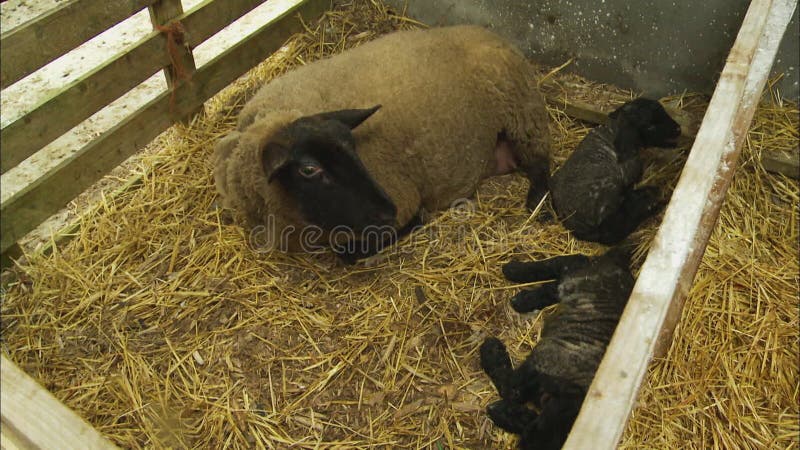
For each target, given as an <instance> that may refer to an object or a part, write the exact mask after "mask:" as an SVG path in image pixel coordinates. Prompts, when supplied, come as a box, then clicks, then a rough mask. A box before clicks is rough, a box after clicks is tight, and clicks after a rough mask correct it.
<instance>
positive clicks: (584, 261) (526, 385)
mask: <svg viewBox="0 0 800 450" xmlns="http://www.w3.org/2000/svg"><path fill="white" fill-rule="evenodd" d="M629 250H630V247H618V248H616V249H612V250H610V251H608V252H607V253H606V254H604V255H603V256H600V257H597V258H588V257H586V256H583V255H569V256H559V257H555V258H551V259H547V260H543V261H536V262H528V263H523V262H511V263H508V264H506V265H505V266H504V267H503V273H504V275H505V276H506V278H508V279H509V280H511V281H515V282H533V281H544V280H553V281H549V282H547V283H545V284H544V285H542V286H540V287H538V288H536V289H532V290H525V291H522V292H520V293H519V294H517V296H516V297H514V299H513V300H512V305H513V307H514V309H516V310H517V311H519V312H527V311H532V310H535V309H540V308H543V307H545V306H548V305H551V304H554V303H556V302H558V303H559V306H558V309H557V310H556V312H555V313H553V315H551V316H550V317H548V318H547V319H546V320H545V323H544V328H543V329H542V337H541V340H540V341H539V342H538V343H537V345H536V347H534V349H533V350H532V351H531V354H530V355H529V356H528V357H527V358H526V359H525V361H524V362H523V363H522V364H521V365H520V366H519V367H517V368H516V369H515V368H513V367H512V365H511V359H510V358H509V355H508V352H507V351H506V348H505V346H504V345H503V343H502V342H501V341H500V340H498V339H497V338H494V337H492V338H488V339H486V341H484V343H483V345H482V346H481V349H480V355H481V366H482V367H483V370H484V371H485V372H486V373H487V375H489V377H490V378H491V380H492V382H493V383H494V385H495V386H496V387H497V390H498V392H499V393H500V397H501V398H502V399H501V400H499V401H497V402H495V403H492V404H491V405H489V406H488V408H487V412H488V414H489V417H490V418H491V419H492V421H493V422H494V423H495V424H496V425H497V426H499V427H501V428H503V429H505V430H506V431H509V432H511V433H515V434H519V435H520V441H519V447H520V448H521V449H540V450H541V449H559V448H561V446H562V444H563V443H564V441H565V440H566V437H567V435H568V434H569V431H570V428H571V427H572V423H573V422H574V421H575V417H576V416H577V415H578V412H579V411H580V407H581V404H582V403H583V398H584V397H585V396H586V391H587V389H588V388H589V385H590V384H591V382H592V379H593V378H594V374H595V372H596V371H597V367H598V365H599V364H600V360H601V359H602V358H603V354H604V353H605V350H606V346H607V345H608V342H609V341H610V340H611V336H612V334H613V333H614V329H615V328H616V326H617V322H619V318H620V316H621V315H622V311H623V310H624V309H625V304H626V303H627V301H628V297H629V296H630V293H631V290H632V289H633V284H634V279H633V276H632V275H631V272H630V269H629V268H628V265H629V260H630V255H629V253H628V251H629ZM528 403H532V404H533V406H535V407H536V408H537V409H538V410H539V411H540V412H539V413H537V412H536V411H534V410H533V409H531V408H530V407H529V406H528V405H527V404H528Z"/></svg>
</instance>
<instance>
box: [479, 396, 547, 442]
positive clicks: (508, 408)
mask: <svg viewBox="0 0 800 450" xmlns="http://www.w3.org/2000/svg"><path fill="white" fill-rule="evenodd" d="M486 414H487V415H488V416H489V418H490V419H492V422H494V424H495V425H497V426H498V427H500V428H502V429H503V430H505V431H508V432H509V433H514V434H522V433H524V432H525V431H526V430H527V429H528V428H531V427H533V426H535V425H534V423H535V421H536V417H537V414H536V412H535V411H533V410H532V409H530V408H528V407H527V406H525V405H524V404H521V403H512V402H509V401H506V400H498V401H496V402H494V403H491V404H489V406H487V407H486Z"/></svg>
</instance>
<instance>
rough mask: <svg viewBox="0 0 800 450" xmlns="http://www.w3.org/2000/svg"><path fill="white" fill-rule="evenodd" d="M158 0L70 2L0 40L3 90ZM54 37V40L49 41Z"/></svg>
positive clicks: (15, 29)
mask: <svg viewBox="0 0 800 450" xmlns="http://www.w3.org/2000/svg"><path fill="white" fill-rule="evenodd" d="M156 1H157V0H71V1H67V2H65V3H64V4H63V5H60V6H58V7H56V8H55V9H53V10H52V11H50V12H48V13H46V14H43V15H42V16H40V17H36V18H34V19H33V20H31V21H29V22H27V23H25V24H23V25H22V26H20V27H17V28H14V29H12V30H11V31H9V32H8V33H3V35H2V36H1V37H0V52H2V53H3V54H5V55H14V56H13V57H6V58H3V59H2V60H0V88H2V89H5V88H6V87H7V86H10V85H11V84H13V83H15V82H17V81H19V80H21V79H22V78H24V77H26V76H28V75H30V74H31V73H33V72H34V71H36V70H37V69H39V68H41V67H42V66H44V65H45V64H47V63H49V62H51V61H53V60H54V59H56V58H58V57H59V56H61V55H63V54H64V53H67V52H68V51H70V50H72V49H73V48H75V47H77V46H79V45H81V44H83V43H84V42H86V41H88V40H89V39H91V38H93V37H95V36H97V35H98V34H100V33H102V32H103V31H105V30H107V29H108V28H110V27H112V26H113V25H115V24H117V23H119V22H120V21H122V20H125V19H127V18H128V17H130V16H132V15H134V14H136V13H137V12H139V11H141V10H142V9H144V8H147V7H148V6H150V5H151V4H153V3H155V2H156ZM46 37H52V38H46Z"/></svg>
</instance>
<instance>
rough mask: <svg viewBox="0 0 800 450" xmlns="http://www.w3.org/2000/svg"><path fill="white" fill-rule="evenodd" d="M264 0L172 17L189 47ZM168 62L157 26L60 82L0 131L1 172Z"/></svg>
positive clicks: (224, 0)
mask: <svg viewBox="0 0 800 450" xmlns="http://www.w3.org/2000/svg"><path fill="white" fill-rule="evenodd" d="M264 1H265V0H206V1H204V2H203V3H201V4H199V5H197V6H196V7H194V8H192V9H191V10H190V11H187V12H186V13H184V14H180V15H178V16H177V17H175V20H177V21H180V22H181V24H183V27H184V28H185V29H186V45H187V46H188V47H189V48H190V49H191V48H194V47H196V46H197V45H199V44H200V43H202V42H204V41H205V40H207V39H208V38H210V37H211V36H213V35H214V34H215V33H217V32H219V31H220V30H221V29H223V28H225V27H226V26H227V25H229V24H230V23H232V22H233V21H235V20H236V19H238V18H239V17H241V16H243V15H244V14H246V13H247V12H249V11H251V10H252V9H253V8H255V7H256V6H258V5H260V4H261V3H264ZM149 3H157V2H156V0H153V1H151V2H149ZM154 14H155V13H154ZM156 20H157V19H156ZM73 26H78V25H77V24H73ZM19 50H20V51H26V50H28V49H27V48H20V49H19ZM6 55H16V54H15V53H6ZM8 59H13V57H6V58H3V61H5V60H8ZM169 64H170V58H169V54H168V53H167V51H166V38H165V36H164V34H163V33H161V32H160V31H157V30H156V31H153V32H152V33H150V34H149V35H147V36H146V37H144V38H143V39H142V40H140V41H139V42H138V43H136V44H135V45H134V46H133V47H132V48H130V49H126V50H125V51H123V52H120V53H119V54H117V55H115V56H114V57H112V58H111V59H109V60H108V61H106V62H105V63H104V64H102V65H100V66H98V67H96V68H95V69H93V70H92V71H90V72H89V73H87V74H86V75H84V76H82V77H81V78H79V79H77V80H75V81H73V82H72V83H70V84H69V85H67V86H65V87H63V88H62V89H61V90H60V91H59V92H57V93H55V94H54V95H53V96H52V97H50V98H48V99H47V100H45V101H43V102H42V103H40V104H39V105H37V106H36V107H35V108H34V109H33V110H32V111H31V112H30V113H28V114H26V115H25V116H23V117H21V118H19V119H17V120H16V121H14V122H12V123H10V124H9V125H8V126H6V127H5V128H3V129H2V131H0V145H2V147H3V152H2V153H0V173H5V172H7V171H8V170H10V169H11V168H13V167H14V166H16V165H17V164H19V163H20V162H22V161H24V160H25V159H26V158H28V157H30V156H31V155H33V154H34V153H36V152H37V151H38V150H39V149H41V148H42V147H44V146H45V145H47V144H49V143H50V142H52V141H53V140H54V139H56V138H57V137H59V136H61V135H62V134H64V133H66V132H67V131H69V130H70V129H72V128H73V127H74V126H75V125H78V124H79V123H81V122H83V121H84V120H86V119H87V118H88V117H90V116H91V115H92V114H94V113H96V112H97V111H99V110H100V109H102V108H103V107H105V106H106V105H108V104H109V103H111V102H113V101H114V100H116V99H118V98H119V97H121V96H122V95H124V94H125V93H127V92H128V91H130V90H131V89H133V88H134V87H136V86H138V85H139V84H140V83H142V82H143V81H145V80H147V79H148V78H150V77H151V76H153V74H155V73H156V72H158V71H159V70H161V69H163V68H164V67H166V66H168V65H169Z"/></svg>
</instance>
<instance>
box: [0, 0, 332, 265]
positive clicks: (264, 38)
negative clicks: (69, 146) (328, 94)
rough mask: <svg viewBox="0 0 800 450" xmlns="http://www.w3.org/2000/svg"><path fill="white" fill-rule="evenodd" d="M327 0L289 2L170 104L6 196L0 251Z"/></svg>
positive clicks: (143, 111) (165, 99) (157, 105)
mask: <svg viewBox="0 0 800 450" xmlns="http://www.w3.org/2000/svg"><path fill="white" fill-rule="evenodd" d="M329 5H330V2H329V0H306V1H304V2H301V3H299V4H296V5H295V6H293V7H291V8H290V9H289V10H287V11H286V12H284V13H283V14H281V16H280V17H277V18H276V19H275V20H273V21H270V22H269V23H267V24H265V25H264V26H262V27H261V28H259V29H258V30H257V31H255V32H254V33H252V34H251V35H250V36H248V37H246V38H245V39H243V40H242V41H240V42H239V43H237V44H236V45H234V46H233V47H231V48H230V49H228V50H227V51H225V52H224V53H223V54H221V55H219V56H218V57H216V58H214V59H213V60H211V61H210V62H209V63H208V64H206V65H204V66H203V67H201V68H199V69H198V70H197V72H196V73H195V76H194V78H193V79H192V83H189V84H181V85H180V86H179V87H178V88H177V91H176V101H175V105H174V109H173V108H172V107H171V106H170V93H169V92H165V93H163V94H161V95H160V96H159V97H158V98H156V99H154V100H152V101H151V102H149V103H148V104H146V105H145V106H143V107H141V108H140V109H139V110H137V111H136V112H134V113H133V114H132V115H131V116H129V117H127V118H126V119H125V120H123V121H122V122H120V123H119V124H118V125H116V126H115V127H113V128H112V129H110V130H108V131H107V132H105V133H103V135H101V136H100V137H99V138H97V139H96V140H94V141H93V142H91V143H90V144H88V145H87V146H85V147H83V148H82V149H80V150H79V151H78V152H76V153H75V154H74V155H72V156H71V157H69V158H68V159H65V160H64V161H62V162H61V163H60V164H58V165H57V166H56V167H54V168H52V169H50V170H49V171H48V172H47V173H45V174H44V175H42V176H41V177H40V178H39V179H37V180H36V181H34V182H33V183H31V184H30V185H28V186H26V187H25V188H24V189H22V190H21V191H20V192H18V193H17V194H15V195H14V196H12V197H11V198H9V199H8V200H7V201H6V202H5V203H3V204H2V205H0V214H2V216H3V221H2V222H0V251H5V250H6V249H7V248H9V247H10V246H12V245H13V244H14V242H16V241H17V240H18V239H20V238H21V237H23V236H24V235H25V234H27V233H28V232H30V231H31V230H32V229H33V228H35V227H36V226H37V225H38V224H40V223H41V222H42V221H44V220H45V219H47V218H48V217H50V216H51V215H52V214H54V213H55V212H57V211H58V210H60V209H61V208H63V207H64V206H65V205H66V204H67V203H68V202H69V201H70V200H72V199H73V198H75V197H76V196H77V195H79V194H80V193H81V192H83V191H84V190H85V189H86V188H88V187H89V186H91V185H92V184H93V183H94V182H95V181H97V180H99V179H100V178H101V177H102V176H103V175H105V174H106V173H108V171H109V170H111V169H112V168H114V167H116V166H117V165H119V164H120V163H121V162H123V161H124V160H125V159H127V158H128V157H129V156H131V155H132V154H133V153H135V152H136V151H137V150H139V149H141V148H142V147H144V146H145V145H146V144H148V143H149V142H150V141H152V140H153V139H154V138H155V137H156V136H158V134H160V133H161V132H163V131H164V130H166V129H167V128H169V127H170V126H171V125H172V124H173V123H175V122H176V121H178V120H181V119H182V118H183V117H185V116H186V115H188V114H191V113H192V112H193V111H194V110H196V109H197V108H198V107H199V106H200V105H202V103H203V102H205V101H206V100H207V99H208V98H210V97H211V96H212V95H214V94H216V93H217V92H218V91H220V90H221V89H222V88H224V87H225V86H227V85H228V84H230V83H231V82H233V81H234V80H235V79H236V78H238V77H239V76H241V75H242V74H244V73H245V72H246V71H247V70H249V69H250V68H252V67H254V66H255V65H256V64H258V63H259V62H260V61H262V60H264V59H265V58H266V57H267V56H268V55H269V54H271V53H272V52H274V51H276V50H278V49H279V48H280V46H281V45H283V43H284V42H285V41H286V39H287V38H288V37H289V36H291V35H292V34H294V33H296V32H298V31H300V30H301V29H302V24H301V22H300V21H299V20H298V14H300V15H302V17H303V18H304V19H305V20H308V19H311V18H316V17H317V16H319V15H320V14H322V12H324V11H325V10H326V9H327V8H328V6H329Z"/></svg>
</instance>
